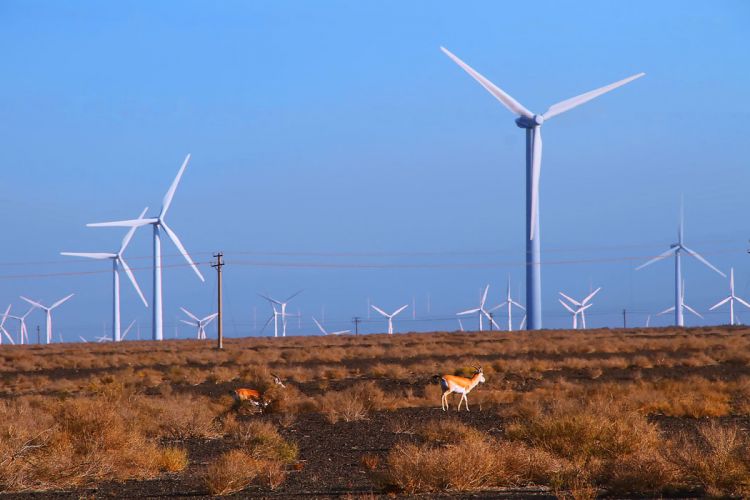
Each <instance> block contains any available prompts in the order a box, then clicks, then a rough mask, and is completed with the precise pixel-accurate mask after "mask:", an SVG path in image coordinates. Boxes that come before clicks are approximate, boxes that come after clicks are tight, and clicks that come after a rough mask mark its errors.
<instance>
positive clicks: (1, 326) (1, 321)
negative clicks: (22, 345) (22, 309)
mask: <svg viewBox="0 0 750 500" xmlns="http://www.w3.org/2000/svg"><path fill="white" fill-rule="evenodd" d="M10 306H11V304H8V308H7V309H6V310H5V314H3V317H2V318H0V332H1V333H2V334H3V335H5V337H6V338H7V339H8V341H9V342H10V343H11V344H15V343H16V342H15V341H14V340H13V337H11V336H10V333H8V330H6V329H5V321H7V319H8V318H9V317H10ZM3 335H0V344H2V343H3Z"/></svg>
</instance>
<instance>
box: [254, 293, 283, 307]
mask: <svg viewBox="0 0 750 500" xmlns="http://www.w3.org/2000/svg"><path fill="white" fill-rule="evenodd" d="M258 295H259V296H261V297H263V298H264V299H266V300H267V301H269V302H271V303H273V304H278V305H281V302H279V301H278V300H276V299H272V298H271V297H269V296H268V295H263V294H262V293H259V294H258Z"/></svg>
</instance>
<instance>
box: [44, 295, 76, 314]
mask: <svg viewBox="0 0 750 500" xmlns="http://www.w3.org/2000/svg"><path fill="white" fill-rule="evenodd" d="M73 295H75V294H74V293H71V294H70V295H68V296H67V297H63V298H62V299H60V300H58V301H57V302H55V303H54V304H52V305H51V306H49V308H50V310H52V309H54V308H55V307H57V306H59V305H61V304H62V303H63V302H65V301H67V300H68V299H70V298H71V297H72V296H73Z"/></svg>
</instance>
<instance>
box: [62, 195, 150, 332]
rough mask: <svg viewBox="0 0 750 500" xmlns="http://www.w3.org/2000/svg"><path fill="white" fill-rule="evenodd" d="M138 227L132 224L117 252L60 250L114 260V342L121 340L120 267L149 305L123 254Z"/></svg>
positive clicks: (146, 304)
mask: <svg viewBox="0 0 750 500" xmlns="http://www.w3.org/2000/svg"><path fill="white" fill-rule="evenodd" d="M146 210H148V207H146V208H144V209H143V212H141V215H139V216H138V219H143V216H144V215H146ZM137 229H138V226H132V227H131V228H130V229H128V232H127V233H126V234H125V237H124V238H123V239H122V244H121V245H120V250H119V251H118V252H117V253H101V252H100V253H84V252H60V255H66V256H69V257H83V258H86V259H96V260H107V259H109V260H111V261H112V340H113V341H114V342H119V341H120V268H121V267H122V270H123V271H125V274H126V275H127V276H128V279H130V282H131V283H132V284H133V288H135V291H136V292H137V293H138V296H139V297H140V298H141V301H143V305H144V306H146V307H148V302H146V297H144V296H143V292H141V287H139V286H138V282H137V281H136V279H135V276H134V275H133V271H131V270H130V266H129V265H128V263H127V262H125V259H124V258H123V256H122V254H123V253H124V252H125V249H126V248H127V247H128V244H129V243H130V240H131V239H132V238H133V234H135V231H136V230H137Z"/></svg>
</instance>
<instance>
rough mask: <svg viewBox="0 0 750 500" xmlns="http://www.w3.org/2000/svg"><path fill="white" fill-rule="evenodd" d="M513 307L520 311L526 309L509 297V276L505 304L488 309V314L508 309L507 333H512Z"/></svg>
mask: <svg viewBox="0 0 750 500" xmlns="http://www.w3.org/2000/svg"><path fill="white" fill-rule="evenodd" d="M513 306H516V307H517V308H519V309H521V310H522V311H525V310H526V308H525V307H523V306H522V305H521V304H519V303H518V302H516V301H515V300H513V298H512V297H511V296H510V276H508V294H507V295H506V297H505V302H503V303H502V304H500V305H497V306H495V307H493V308H492V309H490V312H492V311H495V310H497V309H500V308H503V307H507V308H508V331H509V332H512V331H513V311H512V309H513Z"/></svg>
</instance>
